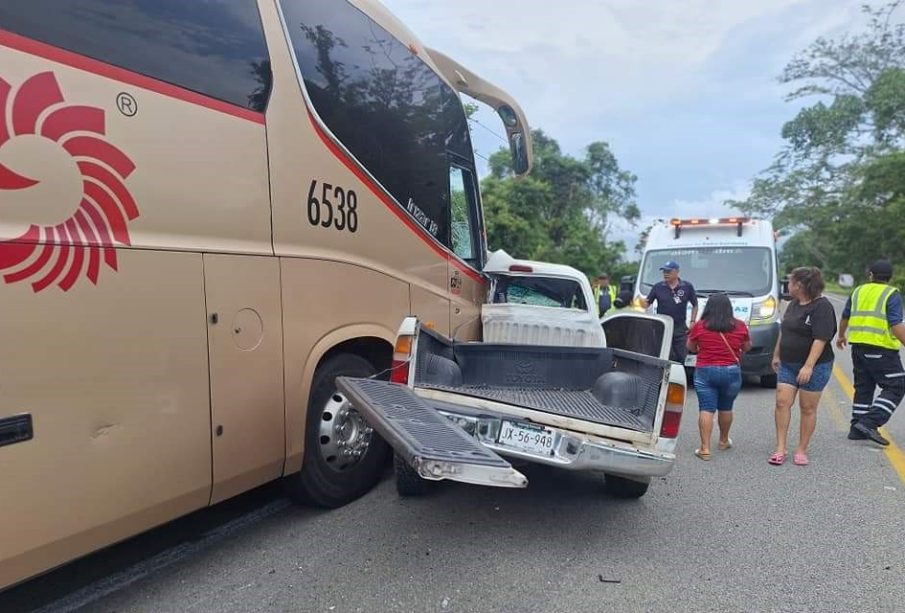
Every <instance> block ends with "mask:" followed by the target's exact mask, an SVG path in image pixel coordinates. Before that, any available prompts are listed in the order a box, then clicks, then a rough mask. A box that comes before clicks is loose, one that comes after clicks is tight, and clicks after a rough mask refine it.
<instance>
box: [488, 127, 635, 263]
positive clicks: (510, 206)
mask: <svg viewBox="0 0 905 613" xmlns="http://www.w3.org/2000/svg"><path fill="white" fill-rule="evenodd" d="M533 137H534V169H533V170H532V172H531V175H530V176H528V177H523V178H516V177H514V176H513V173H512V169H511V165H510V157H509V152H508V151H506V150H499V151H497V152H496V153H494V154H493V155H491V156H490V175H489V176H488V177H486V178H485V179H484V181H483V182H482V184H481V191H482V195H483V200H484V208H485V212H486V215H485V217H486V219H487V236H488V242H489V244H490V246H491V248H492V249H495V248H504V249H506V251H508V252H509V253H510V254H512V255H513V256H515V257H520V258H528V259H539V260H547V261H553V262H561V263H564V264H569V265H571V266H574V267H576V268H578V269H579V270H582V271H583V272H585V273H586V274H589V275H594V274H596V273H598V272H600V271H601V270H610V271H614V270H616V269H617V267H618V266H619V264H620V262H621V261H622V253H623V251H624V250H625V245H624V244H623V243H622V242H621V241H614V242H611V241H610V240H609V238H608V235H609V230H610V227H609V222H610V220H611V219H613V218H616V217H618V218H623V219H627V220H629V221H631V222H634V221H636V220H637V219H638V218H639V217H640V211H639V209H638V205H637V204H636V203H635V200H634V198H635V182H636V180H637V178H636V177H635V175H633V174H632V173H630V172H627V171H625V170H623V169H622V168H620V167H619V163H618V161H617V160H616V156H615V155H614V154H613V152H612V151H611V150H610V147H609V145H608V144H607V143H604V142H594V143H591V144H590V145H589V146H588V147H587V149H586V151H585V156H584V158H582V159H576V158H574V157H572V156H569V155H565V154H563V152H562V150H561V149H560V147H559V144H558V143H557V142H556V141H555V140H554V139H552V138H550V137H549V136H547V135H546V134H544V133H543V132H542V131H540V130H535V131H534V133H533ZM611 274H613V275H614V276H615V274H616V273H612V272H611Z"/></svg>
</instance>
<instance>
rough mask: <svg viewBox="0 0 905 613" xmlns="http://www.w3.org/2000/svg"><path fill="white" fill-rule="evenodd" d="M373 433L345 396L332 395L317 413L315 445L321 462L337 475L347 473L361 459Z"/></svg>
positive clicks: (337, 393)
mask: <svg viewBox="0 0 905 613" xmlns="http://www.w3.org/2000/svg"><path fill="white" fill-rule="evenodd" d="M373 433H374V429H373V428H371V427H370V426H369V425H368V422H366V421H365V420H364V418H363V417H362V416H361V415H360V414H359V412H358V411H356V410H355V408H354V407H353V406H352V404H351V403H350V402H349V401H348V400H346V398H345V396H343V395H342V394H340V393H339V392H336V393H334V394H333V395H332V396H331V397H330V399H329V400H328V401H327V403H326V404H325V405H324V408H323V409H322V410H321V412H320V425H319V428H318V445H319V447H320V453H321V457H322V458H323V460H324V462H325V463H326V464H327V466H329V467H330V468H332V469H333V470H335V471H337V472H342V471H346V470H349V469H350V468H351V467H353V466H355V465H356V464H358V463H359V462H360V461H361V459H362V458H363V457H364V455H365V453H366V452H367V450H368V446H369V445H370V444H371V435H372V434H373Z"/></svg>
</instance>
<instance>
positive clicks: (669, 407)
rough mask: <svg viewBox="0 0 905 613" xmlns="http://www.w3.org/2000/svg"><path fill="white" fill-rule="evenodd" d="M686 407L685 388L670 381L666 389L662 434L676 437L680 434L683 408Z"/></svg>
mask: <svg viewBox="0 0 905 613" xmlns="http://www.w3.org/2000/svg"><path fill="white" fill-rule="evenodd" d="M684 407H685V388H684V387H683V386H681V385H679V384H678V383H670V384H669V388H668V389H667V390H666V409H665V410H664V412H663V424H662V425H661V426H660V436H661V437H663V438H676V437H677V436H679V424H680V423H681V422H682V409H683V408H684Z"/></svg>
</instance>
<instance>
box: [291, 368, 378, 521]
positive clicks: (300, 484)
mask: <svg viewBox="0 0 905 613" xmlns="http://www.w3.org/2000/svg"><path fill="white" fill-rule="evenodd" d="M375 372H376V369H375V368H374V366H373V365H372V364H371V363H370V362H368V361H367V360H365V359H364V358H362V357H360V356H357V355H353V354H348V353H342V354H339V355H335V356H333V357H331V358H329V359H328V360H326V361H325V362H324V363H323V364H321V365H320V366H319V367H318V369H317V370H316V371H315V373H314V379H313V381H312V383H311V395H310V401H309V403H308V417H307V420H306V426H305V453H304V456H303V459H302V470H301V472H300V473H299V474H298V475H296V476H295V477H294V478H292V479H290V480H289V493H290V495H291V496H292V498H293V499H295V500H296V501H298V502H302V503H304V504H309V505H314V506H318V507H326V508H331V509H332V508H336V507H341V506H342V505H344V504H346V503H349V502H351V501H353V500H355V499H356V498H359V497H361V496H362V495H364V494H365V493H367V492H368V491H369V490H370V489H371V488H373V487H374V485H375V484H376V483H377V481H378V480H379V479H380V475H381V472H382V471H383V467H384V464H385V462H386V457H387V452H388V449H389V446H388V445H387V444H386V442H384V440H383V439H382V438H380V435H379V434H377V433H376V432H374V430H373V428H371V427H370V426H369V425H368V423H367V422H366V421H365V420H364V418H363V417H362V416H361V415H360V414H359V413H358V411H356V410H355V408H354V407H353V406H352V405H351V403H350V402H349V401H348V400H347V399H346V398H345V396H343V395H342V394H340V393H339V392H338V391H337V389H336V383H335V381H336V377H340V376H347V377H370V376H371V375H373V374H374V373H375Z"/></svg>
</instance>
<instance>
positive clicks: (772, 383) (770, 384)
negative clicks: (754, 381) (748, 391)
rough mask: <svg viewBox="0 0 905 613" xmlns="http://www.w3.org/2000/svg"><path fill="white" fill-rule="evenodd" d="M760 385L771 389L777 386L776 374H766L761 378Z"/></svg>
mask: <svg viewBox="0 0 905 613" xmlns="http://www.w3.org/2000/svg"><path fill="white" fill-rule="evenodd" d="M760 386H761V387H766V388H770V389H775V388H776V375H764V376H762V377H761V378H760Z"/></svg>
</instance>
